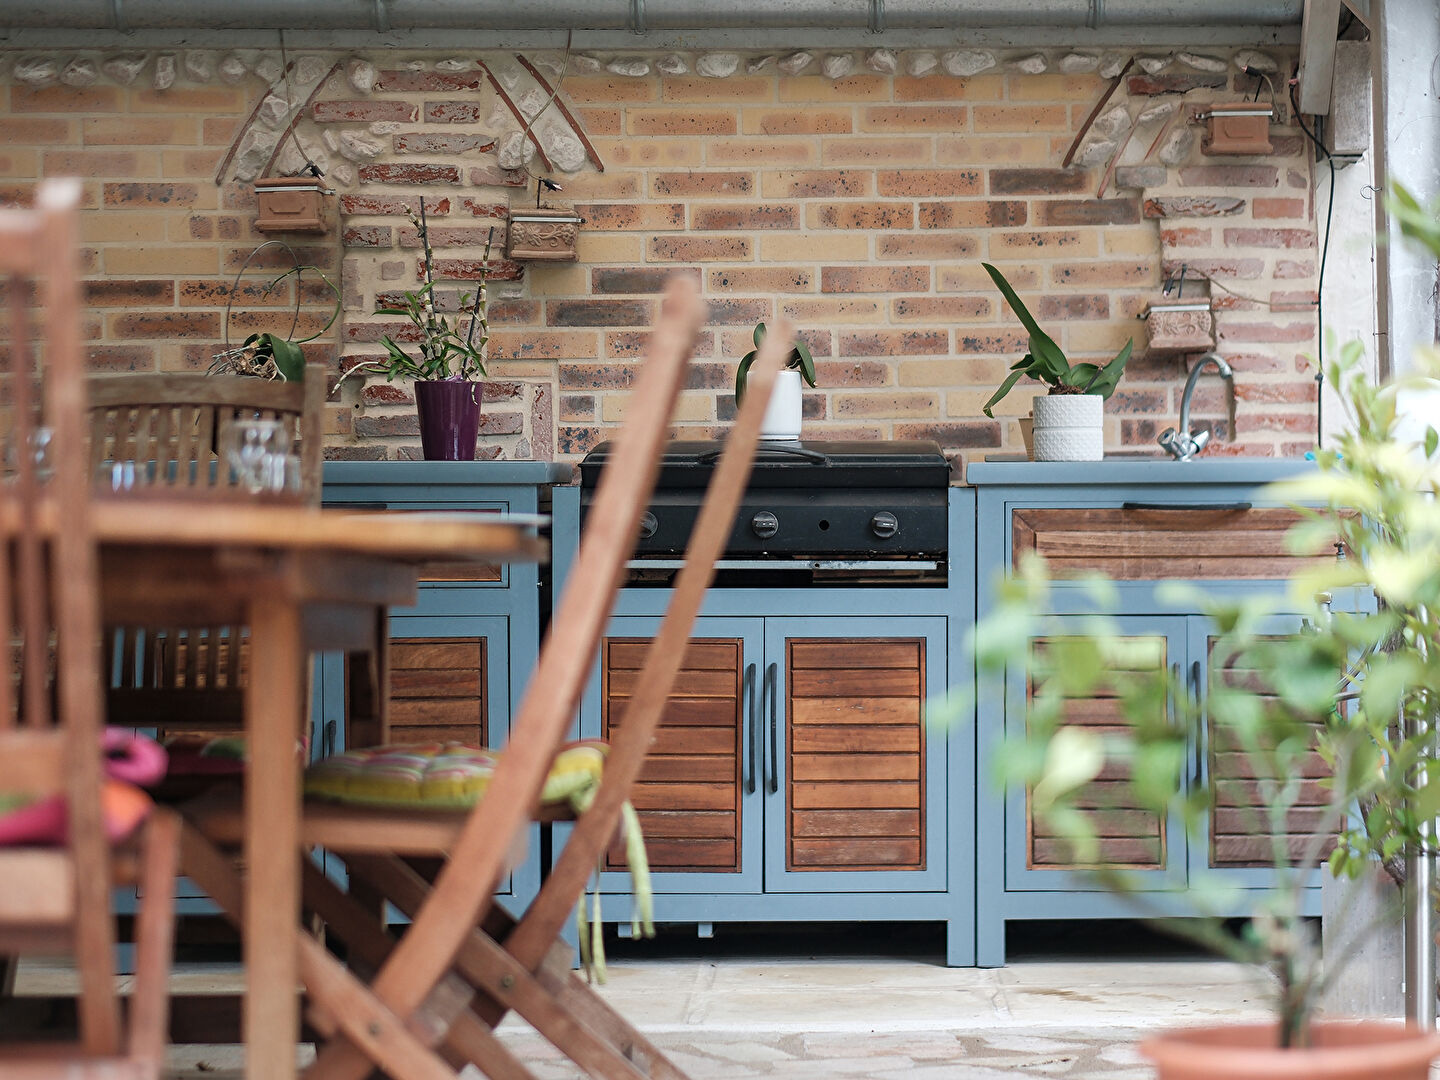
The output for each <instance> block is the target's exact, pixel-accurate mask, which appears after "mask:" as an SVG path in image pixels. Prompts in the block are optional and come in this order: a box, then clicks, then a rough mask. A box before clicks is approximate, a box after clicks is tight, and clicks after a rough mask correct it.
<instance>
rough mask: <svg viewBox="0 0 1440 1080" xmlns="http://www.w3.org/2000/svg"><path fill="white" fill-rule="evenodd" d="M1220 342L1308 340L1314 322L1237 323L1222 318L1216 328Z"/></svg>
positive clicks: (1310, 338)
mask: <svg viewBox="0 0 1440 1080" xmlns="http://www.w3.org/2000/svg"><path fill="white" fill-rule="evenodd" d="M1216 333H1217V335H1218V337H1219V340H1220V341H1222V342H1260V341H1310V340H1312V339H1313V338H1314V336H1315V324H1314V323H1313V322H1311V321H1309V320H1306V321H1304V322H1292V323H1273V322H1272V323H1237V322H1233V321H1231V320H1229V319H1226V320H1223V321H1222V322H1221V323H1220V325H1219V326H1218V327H1217V328H1216Z"/></svg>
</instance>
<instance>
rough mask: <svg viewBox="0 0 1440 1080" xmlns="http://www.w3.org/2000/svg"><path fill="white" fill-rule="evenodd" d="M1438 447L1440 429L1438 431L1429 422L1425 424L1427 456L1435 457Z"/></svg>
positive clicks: (1439, 444)
mask: <svg viewBox="0 0 1440 1080" xmlns="http://www.w3.org/2000/svg"><path fill="white" fill-rule="evenodd" d="M1437 447H1440V431H1436V430H1435V429H1434V428H1433V427H1430V426H1429V425H1428V424H1427V425H1426V426H1425V456H1426V457H1427V458H1432V457H1434V456H1435V450H1436V448H1437Z"/></svg>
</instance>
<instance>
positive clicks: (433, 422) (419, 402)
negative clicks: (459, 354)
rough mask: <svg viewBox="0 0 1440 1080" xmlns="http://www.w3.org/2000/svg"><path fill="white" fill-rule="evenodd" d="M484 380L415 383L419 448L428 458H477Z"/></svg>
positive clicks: (446, 459) (449, 459)
mask: <svg viewBox="0 0 1440 1080" xmlns="http://www.w3.org/2000/svg"><path fill="white" fill-rule="evenodd" d="M480 395H481V384H480V383H478V382H471V381H469V380H467V379H433V380H431V379H427V380H421V381H419V382H417V383H416V384H415V411H416V412H417V413H418V414H419V416H420V449H421V452H422V453H424V455H425V460H426V461H474V460H475V440H476V439H477V438H478V437H479V434H480Z"/></svg>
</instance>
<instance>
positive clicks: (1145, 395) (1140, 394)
mask: <svg viewBox="0 0 1440 1080" xmlns="http://www.w3.org/2000/svg"><path fill="white" fill-rule="evenodd" d="M1165 396H1166V395H1165V391H1164V390H1138V389H1135V388H1126V387H1125V384H1124V383H1121V384H1120V388H1119V389H1117V390H1116V391H1115V392H1114V393H1113V394H1111V395H1110V397H1109V398H1108V399H1107V400H1106V402H1105V411H1106V412H1107V413H1112V414H1113V413H1138V414H1140V415H1141V416H1154V415H1156V414H1157V413H1159V414H1162V415H1163V414H1165V413H1166V412H1167V411H1168V405H1167V403H1166V400H1165Z"/></svg>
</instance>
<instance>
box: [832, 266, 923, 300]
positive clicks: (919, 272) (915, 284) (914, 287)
mask: <svg viewBox="0 0 1440 1080" xmlns="http://www.w3.org/2000/svg"><path fill="white" fill-rule="evenodd" d="M929 288H930V268H929V267H928V266H905V267H901V266H894V267H890V266H824V267H821V268H820V291H821V292H826V293H861V292H925V291H926V290H928V289H929Z"/></svg>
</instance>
